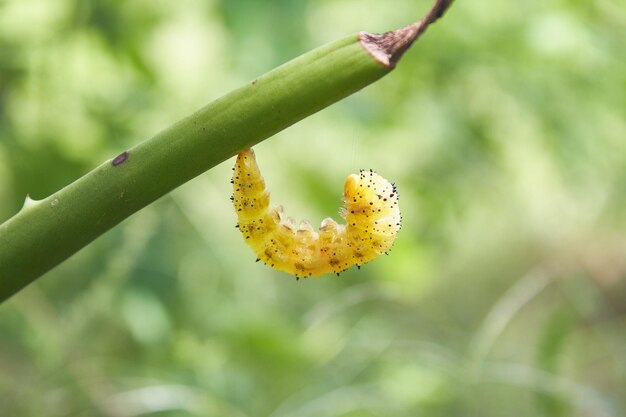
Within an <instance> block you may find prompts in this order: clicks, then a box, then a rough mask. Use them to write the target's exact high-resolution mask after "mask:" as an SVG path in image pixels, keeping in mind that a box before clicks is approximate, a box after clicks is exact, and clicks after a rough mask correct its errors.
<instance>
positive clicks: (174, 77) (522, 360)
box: [0, 0, 626, 417]
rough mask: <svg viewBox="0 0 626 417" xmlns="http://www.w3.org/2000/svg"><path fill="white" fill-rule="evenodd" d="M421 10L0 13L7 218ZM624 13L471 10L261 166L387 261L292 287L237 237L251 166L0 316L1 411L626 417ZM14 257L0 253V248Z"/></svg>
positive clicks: (232, 6) (263, 6)
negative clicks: (368, 176) (342, 219)
mask: <svg viewBox="0 0 626 417" xmlns="http://www.w3.org/2000/svg"><path fill="white" fill-rule="evenodd" d="M428 7H430V1H427V0H394V1H381V0H358V1H357V0H274V1H264V2H261V1H258V0H207V1H191V0H183V1H178V2H172V1H165V0H156V1H155V0H150V1H148V0H0V201H1V202H2V203H1V204H0V221H4V220H6V219H7V218H9V217H10V216H11V215H13V214H14V213H15V212H16V211H17V210H18V209H19V208H20V206H21V204H22V202H23V200H24V197H25V195H26V194H27V193H29V194H30V195H31V196H32V197H33V198H36V199H39V198H43V197H45V196H47V195H49V194H51V193H52V192H54V191H55V190H57V189H59V188H61V187H63V186H64V185H66V184H68V183H70V182H71V181H73V180H74V179H76V178H78V177H79V176H81V175H82V174H84V173H86V172H87V171H88V170H90V169H91V168H92V167H95V166H96V165H97V164H99V163H100V162H101V161H103V160H104V159H107V158H110V157H112V156H115V155H117V154H118V153H119V152H120V151H122V150H124V149H127V148H128V147H130V146H132V145H134V144H136V143H138V142H139V141H141V140H143V139H145V138H148V137H150V136H151V135H153V134H155V133H157V132H158V131H159V130H161V129H163V128H164V127H166V126H168V125H169V124H171V123H173V122H175V121H176V120H178V119H179V118H181V117H183V116H185V115H187V114H189V113H191V112H192V111H194V110H196V109H197V108H199V107H200V106H202V105H204V104H205V103H207V102H208V101H210V100H212V99H214V98H217V97H219V96H220V95H222V94H224V93H226V92H228V91H229V90H230V89H232V88H234V87H237V86H239V85H241V84H243V83H245V82H248V81H249V80H251V79H253V78H255V77H256V76H257V75H259V74H261V73H263V72H265V71H267V70H269V69H271V68H273V67H275V66H276V65H279V64H280V63H282V62H285V61H286V60H288V59H290V58H292V57H295V56H297V55H299V54H300V53H303V52H305V51H307V50H310V49H312V48H314V47H316V46H318V45H321V44H323V43H325V42H327V41H331V40H334V39H336V38H338V37H340V36H343V35H345V34H348V33H351V32H356V31H358V30H368V31H378V32H380V31H385V30H389V29H393V28H395V27H398V26H401V25H404V24H406V23H409V22H411V21H412V20H415V19H416V18H418V17H420V16H421V15H422V14H423V13H425V11H426V10H427V9H428ZM625 40H626V3H625V2H624V0H589V1H575V0H541V1H540V0H528V1H509V2H493V1H490V0H475V1H461V0H459V1H457V2H456V4H454V5H453V7H452V8H451V10H450V12H449V13H448V15H447V16H446V17H445V18H444V19H443V20H442V21H441V22H440V23H438V24H436V25H435V26H433V27H432V28H431V29H430V30H429V32H428V33H427V34H426V35H425V36H424V37H423V38H422V39H421V40H420V41H419V42H418V43H417V44H416V45H415V46H414V48H413V49H412V50H411V51H410V52H409V53H408V55H407V56H406V57H405V59H404V60H403V62H401V64H400V65H399V67H398V68H397V69H396V70H395V71H394V72H393V73H391V74H390V75H389V76H388V77H386V78H385V79H383V80H381V81H380V82H378V83H376V84H375V85H373V86H371V87H368V88H367V89H366V90H364V91H362V92H359V93H358V94H356V95H355V96H353V97H351V98H349V99H348V100H345V101H343V102H341V103H339V104H337V105H334V106H332V107H331V108H329V109H326V110H324V111H322V112H321V113H319V114H317V115H315V116H313V117H311V118H309V119H307V120H305V121H303V122H301V123H299V124H297V125H296V126H293V127H292V128H290V129H288V130H286V131H284V132H282V133H281V134H279V135H277V136H276V137H274V138H272V139H270V140H268V141H265V142H263V143H262V144H260V145H258V146H257V147H256V151H257V157H258V160H259V163H260V165H261V168H262V170H263V173H264V175H265V178H266V181H267V183H268V186H269V189H270V190H271V191H272V197H273V201H274V202H275V203H281V204H283V205H285V207H286V210H287V212H288V214H290V215H292V216H294V217H296V218H298V219H304V218H307V219H309V220H311V221H312V222H313V223H316V224H317V223H318V222H319V221H321V219H322V218H324V217H326V216H328V215H333V216H334V217H335V218H336V219H337V218H338V216H337V215H336V213H337V209H338V207H339V205H340V199H341V190H342V185H343V181H344V179H345V177H346V175H347V174H349V173H350V172H354V171H356V170H358V169H359V168H370V167H371V168H374V169H376V170H377V171H378V172H380V173H381V174H382V175H384V176H385V177H387V178H389V179H390V180H392V181H395V182H397V184H398V188H399V191H400V195H401V199H400V205H401V209H402V212H403V216H404V223H403V226H404V227H403V229H402V230H401V232H400V234H399V237H398V240H397V243H396V245H395V246H394V250H393V251H392V253H391V255H390V256H387V257H383V258H381V259H378V260H376V261H374V262H372V263H370V264H368V265H366V266H365V267H364V268H362V269H361V270H360V271H358V270H356V269H352V270H349V271H348V272H346V273H344V274H342V275H341V277H339V278H337V277H334V276H330V277H325V278H321V279H310V280H300V281H299V282H296V281H295V280H294V279H293V278H291V277H290V276H288V275H286V274H284V273H280V272H276V271H273V270H272V269H270V268H268V267H266V266H264V265H262V264H260V263H255V262H254V258H255V257H254V255H253V254H252V252H251V251H250V249H249V248H248V247H246V246H245V245H244V243H243V242H242V239H241V236H240V234H239V232H238V231H237V230H236V229H235V228H234V227H233V226H234V224H235V221H236V220H235V215H234V213H233V211H232V209H231V207H230V201H229V196H230V194H231V190H230V184H229V179H230V169H231V165H232V160H231V161H228V162H226V163H224V164H222V165H220V166H218V167H217V168H215V169H213V170H211V171H210V172H207V173H206V174H204V175H201V176H200V177H198V178H196V179H194V180H193V181H191V182H189V183H188V184H185V185H184V186H182V187H180V188H179V189H177V190H176V191H174V192H173V193H171V194H170V195H168V196H167V197H164V198H162V199H161V200H159V201H158V202H157V203H155V204H153V205H151V206H150V207H147V208H146V209H144V210H142V211H141V212H140V213H138V214H136V215H134V216H133V217H131V218H130V219H128V220H127V221H125V222H124V223H123V224H121V225H119V226H118V227H116V228H115V229H114V230H112V231H110V232H109V233H107V234H106V235H104V236H103V237H101V238H100V239H98V240H97V241H96V242H94V243H93V244H92V245H90V246H89V247H87V248H86V249H84V250H82V251H81V252H80V253H78V254H77V255H75V256H74V257H73V258H71V259H70V260H69V261H67V262H65V263H64V264H62V265H61V266H59V267H58V268H56V269H54V270H53V271H51V272H50V273H48V274H47V275H45V276H44V277H43V278H42V279H40V280H39V281H38V282H37V283H36V284H34V285H31V286H30V287H28V288H27V289H26V290H24V291H22V292H21V293H19V294H17V295H16V296H14V297H13V298H12V299H11V300H10V301H8V302H6V303H4V304H3V305H2V306H0V415H2V416H11V417H21V416H107V417H108V416H110V417H125V416H172V417H173V416H176V417H178V416H271V417H284V416H297V417H317V416H320V417H321V416H343V417H357V416H442V417H443V416H446V417H449V416H480V417H490V416H493V417H496V416H497V417H500V416H524V417H528V416H585V417H586V416H593V417H605V416H606V417H611V416H616V417H618V416H624V415H625V414H626V388H625V387H626V280H625V278H626V234H625V233H626V210H625V209H626V117H625V114H626V47H625V42H624V41H625ZM0 250H2V248H0Z"/></svg>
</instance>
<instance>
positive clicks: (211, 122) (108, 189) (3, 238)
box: [0, 0, 451, 301]
mask: <svg viewBox="0 0 626 417" xmlns="http://www.w3.org/2000/svg"><path fill="white" fill-rule="evenodd" d="M450 3H451V0H444V1H442V0H439V1H437V2H436V4H435V6H433V8H432V10H431V12H430V13H429V15H427V16H426V18H424V19H422V21H421V22H419V23H415V24H412V25H409V26H407V27H405V28H402V29H399V30H397V31H392V32H387V33H385V34H382V35H374V34H369V33H365V32H362V33H360V34H357V35H351V36H348V37H346V38H344V39H340V40H338V41H335V42H331V43H329V44H327V45H325V46H322V47H320V48H317V49H315V50H313V51H311V52H308V53H306V54H304V55H301V56H300V57H298V58H296V59H294V60H293V61H290V62H288V63H286V64H284V65H282V66H280V67H278V68H276V69H274V70H273V71H270V72H269V73H267V74H265V75H263V76H261V77H259V78H258V79H256V80H254V81H252V82H251V83H249V84H248V85H245V86H243V87H241V88H239V89H237V90H235V91H232V92H231V93H229V94H227V95H225V96H223V97H222V98H219V99H217V100H215V101H214V102H212V103H210V104H208V105H207V106H205V107H204V108H202V109H200V110H199V111H197V112H196V113H194V114H192V115H191V116H189V117H186V118H185V119H183V120H181V121H179V122H177V123H175V124H174V125H172V126H171V127H169V128H168V129H166V130H164V131H162V132H161V133H159V134H157V135H156V136H154V137H152V138H150V139H148V140H146V141H144V142H142V143H140V144H138V145H136V146H135V147H133V148H131V149H129V150H128V151H125V152H123V153H122V154H120V155H118V156H117V157H116V158H114V159H112V160H108V161H106V162H104V163H103V164H101V165H100V166H98V167H97V168H95V169H94V170H92V171H91V172H89V173H87V174H86V175H84V176H83V177H81V178H79V179H78V180H76V181H75V182H73V183H72V184H70V185H68V186H67V187H65V188H63V189H61V190H59V191H57V192H56V193H54V194H52V195H51V196H49V197H47V198H45V199H43V200H40V201H35V200H32V199H30V198H28V197H27V198H26V202H25V204H24V207H23V208H22V210H21V211H20V212H19V213H17V214H16V215H15V216H13V217H12V218H10V219H9V220H7V221H6V222H5V223H3V224H1V225H0V301H3V300H5V299H7V298H8V297H10V296H11V295H12V294H14V293H16V292H17V291H19V290H20V289H22V288H23V287H25V286H26V285H28V284H29V283H30V282H32V281H33V280H35V279H36V278H37V277H39V276H40V275H42V274H43V273H45V272H46V271H48V270H49V269H51V268H52V267H54V266H56V265H57V264H59V263H60V262H62V261H63V260H65V259H67V258H68V257H70V256H71V255H72V254H74V253H75V252H77V251H78V250H79V249H81V248H82V247H84V246H85V245H87V244H88V243H89V242H91V241H92V240H94V239H95V238H97V237H98V236H100V235H101V234H102V233H104V232H105V231H107V230H109V229H110V228H112V227H113V226H115V225H116V224H118V223H119V222H121V221H122V220H124V219H125V218H127V217H128V216H130V215H131V214H133V213H135V212H136V211H138V210H139V209H141V208H143V207H145V206H146V205H148V204H150V203H151V202H153V201H155V200H156V199H158V198H159V197H161V196H163V195H165V194H167V193H168V192H170V191H171V190H173V189H174V188H176V187H178V186H179V185H181V184H183V183H185V182H187V181H188V180H190V179H192V178H194V177H196V176H197V175H199V174H201V173H202V172H204V171H206V170H207V169H210V168H212V167H214V166H215V165H217V164H219V163H220V162H222V161H224V160H226V159H228V158H230V157H231V156H233V155H235V154H236V153H237V152H238V151H240V150H242V149H245V148H248V147H251V146H252V145H254V144H256V143H258V142H260V141H262V140H264V139H266V138H268V137H270V136H272V135H273V134H275V133H276V132H279V131H280V130H282V129H285V128H287V127H288V126H290V125H292V124H294V123H296V122H297V121H299V120H301V119H303V118H305V117H307V116H309V115H311V114H313V113H315V112H317V111H319V110H321V109H323V108H324V107H327V106H329V105H330V104H332V103H334V102H336V101H338V100H341V99H342V98H344V97H346V96H348V95H350V94H352V93H354V92H356V91H358V90H360V89H361V88H363V87H365V86H367V85H369V84H371V83H373V82H374V81H376V80H378V79H379V78H381V77H382V76H384V75H385V74H387V73H388V72H389V71H391V70H392V69H393V68H394V67H395V65H396V63H397V61H398V59H399V58H400V57H401V55H402V54H403V53H404V52H405V51H406V50H407V48H408V47H409V46H410V45H411V44H412V43H413V42H414V41H415V39H417V37H419V35H420V34H421V33H422V32H423V31H424V30H425V29H426V27H428V25H429V24H430V23H432V22H434V21H435V20H436V19H437V18H438V17H439V16H440V15H441V14H442V13H443V11H444V10H445V9H446V8H447V7H448V6H449V5H450Z"/></svg>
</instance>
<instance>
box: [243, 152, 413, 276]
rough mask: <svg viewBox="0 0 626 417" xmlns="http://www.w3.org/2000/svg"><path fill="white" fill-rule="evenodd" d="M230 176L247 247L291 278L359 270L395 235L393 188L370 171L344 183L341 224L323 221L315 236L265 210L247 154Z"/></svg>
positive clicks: (265, 198) (265, 196) (261, 184)
mask: <svg viewBox="0 0 626 417" xmlns="http://www.w3.org/2000/svg"><path fill="white" fill-rule="evenodd" d="M233 170H234V173H233V179H232V183H233V196H232V197H231V200H232V201H233V204H234V206H235V211H236V213H237V218H238V223H237V227H238V228H239V229H240V230H241V233H242V234H243V237H244V239H245V241H246V243H248V245H250V247H251V248H252V250H253V251H254V252H255V253H256V255H257V261H259V260H260V261H263V262H265V263H266V264H268V265H270V266H271V267H272V268H275V269H277V270H280V271H285V272H288V273H290V274H293V275H295V276H296V278H304V277H313V276H319V275H323V274H327V273H336V274H339V273H340V272H342V271H345V270H346V269H348V268H350V267H351V266H353V265H356V266H357V267H359V268H360V266H361V265H363V264H364V263H366V262H369V261H371V260H372V259H374V258H376V257H377V256H380V255H382V254H383V253H387V252H388V251H389V249H390V248H391V245H392V244H393V242H394V240H395V238H396V234H397V233H398V230H399V229H400V221H401V217H400V208H399V207H398V193H397V191H396V187H395V185H394V184H392V183H390V182H389V181H387V180H386V179H384V178H383V177H381V176H380V175H378V174H377V173H375V172H374V171H372V170H368V171H365V170H361V171H360V172H359V174H351V175H349V176H348V178H347V179H346V183H345V186H344V199H343V204H344V206H343V207H342V208H341V209H340V215H341V217H343V218H344V219H345V220H346V224H345V225H344V224H338V223H337V222H335V221H334V220H333V219H331V218H326V219H324V220H323V221H322V225H321V227H320V230H319V232H316V231H315V230H313V227H312V226H311V224H310V223H309V222H307V221H304V222H302V223H300V225H299V226H296V225H295V223H294V221H293V219H291V218H287V217H285V215H284V213H283V208H282V207H281V206H279V207H274V208H271V209H270V208H269V203H270V196H269V192H268V191H267V190H266V189H265V181H264V180H263V177H262V176H261V172H260V171H259V167H258V165H257V163H256V158H255V156H254V152H253V151H252V149H247V150H244V151H242V152H241V153H239V155H238V156H237V162H236V163H235V167H234V168H233Z"/></svg>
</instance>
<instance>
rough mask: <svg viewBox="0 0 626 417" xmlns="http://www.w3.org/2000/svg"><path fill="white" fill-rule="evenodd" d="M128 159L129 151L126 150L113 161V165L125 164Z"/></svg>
mask: <svg viewBox="0 0 626 417" xmlns="http://www.w3.org/2000/svg"><path fill="white" fill-rule="evenodd" d="M127 159H128V151H124V152H122V153H121V154H119V155H118V156H116V157H115V158H113V160H112V161H111V165H113V166H114V167H116V166H118V165H120V164H123V163H124V162H125V161H126V160H127Z"/></svg>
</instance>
